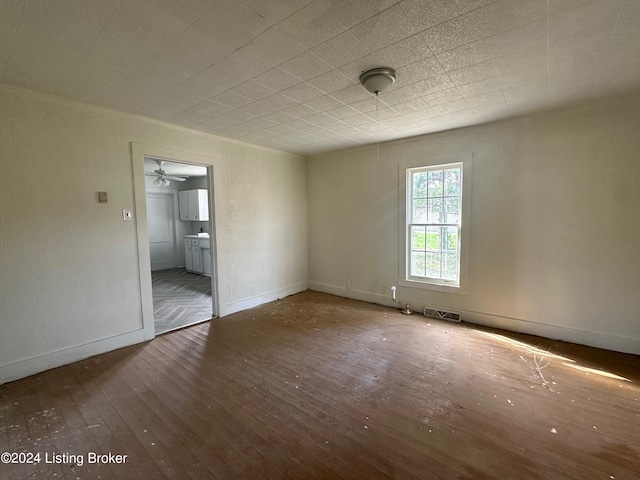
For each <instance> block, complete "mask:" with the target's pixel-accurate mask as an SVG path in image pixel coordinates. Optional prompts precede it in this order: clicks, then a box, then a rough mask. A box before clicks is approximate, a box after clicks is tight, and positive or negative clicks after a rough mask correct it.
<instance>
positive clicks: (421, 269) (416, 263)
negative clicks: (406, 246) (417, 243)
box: [411, 252, 426, 277]
mask: <svg viewBox="0 0 640 480" xmlns="http://www.w3.org/2000/svg"><path fill="white" fill-rule="evenodd" d="M425 255H426V254H425V253H420V252H411V275H415V276H416V277H424V276H425V275H424V274H425Z"/></svg>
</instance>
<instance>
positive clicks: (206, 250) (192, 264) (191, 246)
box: [184, 235, 211, 275]
mask: <svg viewBox="0 0 640 480" xmlns="http://www.w3.org/2000/svg"><path fill="white" fill-rule="evenodd" d="M210 245H211V242H210V241H209V239H208V238H198V237H197V236H196V235H193V236H189V237H185V239H184V259H185V266H186V268H187V271H189V272H192V273H200V274H204V275H211V247H210Z"/></svg>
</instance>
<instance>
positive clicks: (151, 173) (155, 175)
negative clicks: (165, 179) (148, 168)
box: [144, 172, 160, 177]
mask: <svg viewBox="0 0 640 480" xmlns="http://www.w3.org/2000/svg"><path fill="white" fill-rule="evenodd" d="M144 174H145V175H149V176H150V177H159V176H160V175H158V174H157V173H156V172H144Z"/></svg>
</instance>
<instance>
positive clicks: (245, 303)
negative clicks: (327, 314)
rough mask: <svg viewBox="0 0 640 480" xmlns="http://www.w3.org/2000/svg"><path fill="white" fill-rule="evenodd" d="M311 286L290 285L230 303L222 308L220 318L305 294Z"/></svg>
mask: <svg viewBox="0 0 640 480" xmlns="http://www.w3.org/2000/svg"><path fill="white" fill-rule="evenodd" d="M308 288H309V285H308V284H307V282H301V283H296V284H294V285H289V286H288V287H283V288H279V289H278V290H273V291H271V292H267V293H263V294H261V295H256V296H254V297H249V298H244V299H242V300H238V301H236V302H233V303H228V304H226V305H224V306H222V308H221V310H222V311H221V313H220V316H221V317H224V316H226V315H231V314H232V313H237V312H241V311H243V310H247V309H249V308H253V307H257V306H260V305H263V304H265V303H269V302H273V301H275V300H279V299H281V298H284V297H288V296H289V295H295V294H296V293H300V292H304V291H305V290H308Z"/></svg>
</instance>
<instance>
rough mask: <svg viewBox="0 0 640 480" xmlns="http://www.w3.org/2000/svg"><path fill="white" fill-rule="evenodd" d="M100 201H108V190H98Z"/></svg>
mask: <svg viewBox="0 0 640 480" xmlns="http://www.w3.org/2000/svg"><path fill="white" fill-rule="evenodd" d="M98 202H99V203H107V192H98Z"/></svg>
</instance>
